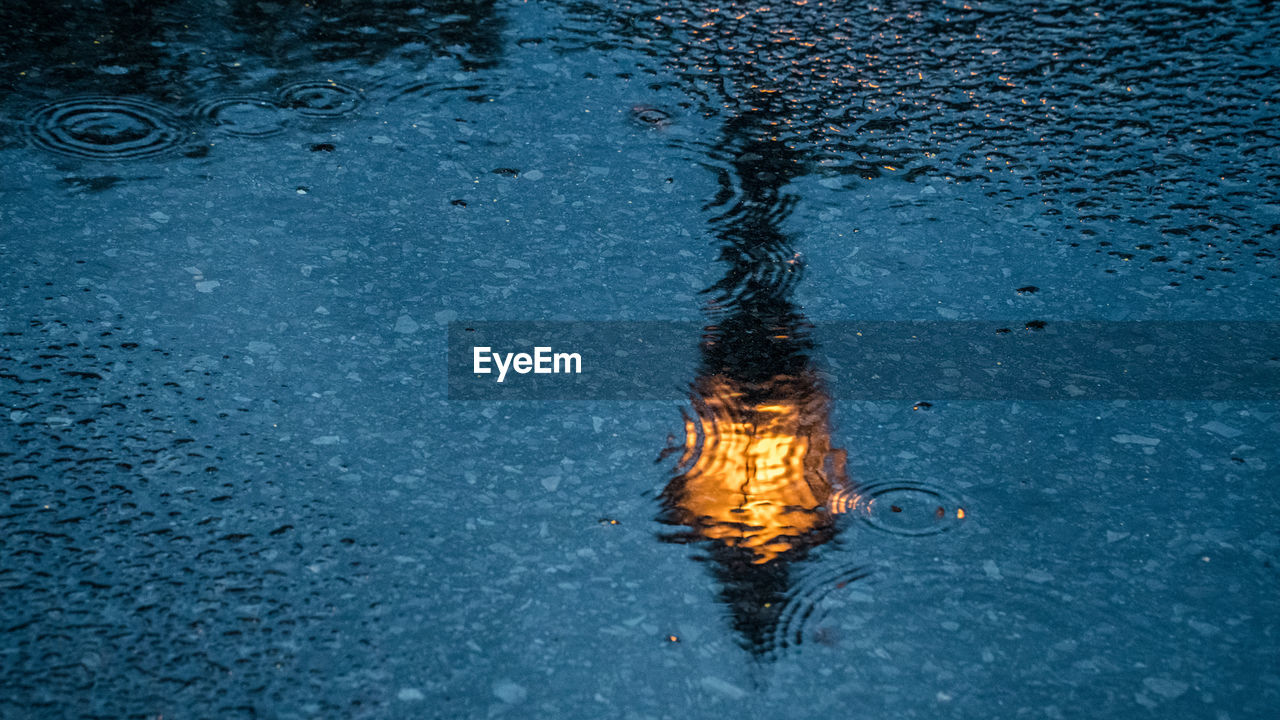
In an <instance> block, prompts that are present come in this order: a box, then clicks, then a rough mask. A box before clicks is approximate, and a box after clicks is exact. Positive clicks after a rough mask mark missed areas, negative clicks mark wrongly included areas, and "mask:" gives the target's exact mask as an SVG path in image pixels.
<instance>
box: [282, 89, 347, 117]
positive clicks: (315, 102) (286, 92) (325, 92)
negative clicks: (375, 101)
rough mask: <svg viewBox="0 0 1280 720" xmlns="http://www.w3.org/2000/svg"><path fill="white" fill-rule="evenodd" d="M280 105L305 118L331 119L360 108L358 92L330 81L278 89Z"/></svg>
mask: <svg viewBox="0 0 1280 720" xmlns="http://www.w3.org/2000/svg"><path fill="white" fill-rule="evenodd" d="M278 97H279V100H280V104H281V105H282V106H284V107H286V108H289V109H290V110H295V111H297V112H298V113H299V114H301V115H305V116H307V117H318V118H333V117H341V116H343V115H347V114H349V113H352V112H355V110H356V108H358V107H360V102H361V100H360V91H359V90H357V89H355V88H353V87H351V86H349V85H342V84H339V83H336V82H333V81H332V80H310V81H304V82H298V83H293V84H292V85H286V86H284V87H282V88H280V92H279V93H278Z"/></svg>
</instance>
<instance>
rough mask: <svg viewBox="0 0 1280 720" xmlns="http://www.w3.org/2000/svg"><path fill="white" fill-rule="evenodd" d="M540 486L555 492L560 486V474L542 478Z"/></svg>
mask: <svg viewBox="0 0 1280 720" xmlns="http://www.w3.org/2000/svg"><path fill="white" fill-rule="evenodd" d="M542 487H544V488H546V490H547V492H555V491H556V488H558V487H560V476H559V475H549V476H547V477H544V478H542Z"/></svg>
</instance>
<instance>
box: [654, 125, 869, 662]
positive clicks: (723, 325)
mask: <svg viewBox="0 0 1280 720" xmlns="http://www.w3.org/2000/svg"><path fill="white" fill-rule="evenodd" d="M759 122H762V118H756V117H752V116H747V117H743V118H738V119H736V120H734V121H731V122H730V123H729V124H728V125H727V127H726V136H727V137H726V142H725V143H724V145H723V146H722V150H721V152H722V153H723V155H721V156H722V157H724V156H728V157H731V158H732V159H731V160H729V161H728V162H726V163H723V164H720V165H719V166H718V167H716V169H717V170H718V171H719V174H720V185H721V191H720V193H719V194H718V196H717V198H716V200H715V201H714V202H713V203H712V205H711V208H710V209H712V210H713V211H715V212H716V213H717V214H716V216H715V217H713V218H712V220H711V225H712V229H713V232H714V233H715V235H716V237H717V238H718V240H719V241H720V244H721V252H720V259H721V260H722V261H723V262H725V263H726V264H727V265H728V271H727V272H726V273H725V275H724V277H723V278H722V279H721V280H720V281H719V282H717V283H715V284H714V285H713V286H712V287H710V288H708V289H707V290H706V293H707V294H708V295H710V296H711V297H712V301H711V303H710V308H709V315H710V316H711V323H710V324H709V325H708V326H707V327H706V329H705V332H704V335H703V339H702V344H701V354H702V360H701V366H700V370H699V374H698V377H697V378H696V379H695V380H694V381H693V383H692V387H691V393H690V395H691V398H690V404H691V410H690V411H689V412H686V414H685V429H684V443H683V446H682V447H681V448H679V452H680V453H681V454H680V458H679V461H678V463H677V464H676V467H675V469H674V471H673V477H672V479H671V480H670V482H669V483H668V484H667V486H666V488H665V489H664V490H663V492H662V494H661V501H662V507H663V509H662V513H661V515H660V517H659V519H660V520H661V521H662V522H664V523H666V524H669V525H674V526H683V528H684V529H683V530H680V531H675V532H672V533H670V534H667V535H666V536H664V539H665V540H668V541H672V542H696V543H701V544H702V546H703V547H704V548H705V549H706V551H707V559H709V560H710V563H709V565H710V567H711V570H712V574H713V575H714V576H715V577H716V579H717V580H718V581H719V583H720V598H721V601H722V602H724V603H725V604H726V605H727V606H728V608H729V610H730V614H731V616H732V624H733V626H734V629H735V630H736V631H737V632H738V634H739V638H740V641H741V643H742V645H743V646H744V647H745V648H746V649H747V650H748V651H750V652H751V653H752V654H753V656H755V657H758V658H765V657H770V655H771V653H773V652H775V651H779V650H782V649H785V648H786V647H789V646H791V645H795V644H799V643H801V642H803V639H804V636H805V631H804V628H805V623H806V622H807V621H808V620H809V619H810V618H811V617H812V616H813V614H814V608H815V607H816V604H817V603H818V602H819V601H821V600H822V599H823V598H824V597H825V596H826V595H827V594H828V593H830V592H831V591H833V590H835V589H837V588H840V587H843V586H845V585H846V584H847V583H849V582H852V581H854V580H859V579H862V578H865V577H866V576H867V575H869V570H867V569H866V568H863V567H852V568H849V567H844V568H830V569H827V570H826V572H821V571H818V572H813V571H810V572H801V571H799V569H798V568H797V569H796V570H795V571H794V572H793V566H794V564H795V563H797V562H799V561H801V560H803V559H804V558H805V557H806V556H807V555H808V553H809V551H810V550H811V549H813V548H815V547H817V546H819V545H822V544H823V543H826V542H828V541H830V540H831V539H832V538H834V537H835V535H836V531H837V528H836V523H835V516H836V514H837V513H838V512H840V511H842V510H844V509H849V508H853V507H860V504H859V498H858V496H857V494H856V492H855V488H854V487H853V485H852V484H851V483H850V481H849V478H848V475H847V473H846V470H845V452H844V450H842V449H840V448H837V447H834V446H833V445H832V441H831V429H830V397H829V395H828V393H827V392H826V390H825V388H824V387H823V385H822V382H821V380H820V379H819V377H818V373H817V371H816V369H815V367H814V365H813V363H812V361H811V359H810V357H809V352H810V351H811V349H812V343H811V341H810V339H809V337H808V321H807V320H806V319H805V318H804V316H803V315H802V314H801V313H800V311H799V309H798V308H797V307H796V306H795V305H794V304H793V303H792V302H791V300H790V295H791V293H792V290H793V288H794V285H795V282H796V280H798V279H799V277H800V273H801V270H802V264H801V262H800V257H799V254H798V253H796V252H795V251H794V250H793V249H792V248H791V246H790V244H789V243H788V240H787V238H786V236H785V235H784V234H783V233H782V231H781V229H780V226H781V223H782V222H783V221H784V220H785V219H786V217H787V215H788V213H789V211H790V209H791V207H792V205H793V204H794V203H793V200H794V199H793V198H792V197H790V196H788V195H787V194H786V193H785V192H784V190H783V188H784V187H785V185H786V184H787V183H788V182H789V180H790V179H791V178H792V177H794V176H795V175H796V174H798V172H799V170H798V168H799V163H798V157H797V156H795V153H793V152H791V151H789V150H788V149H787V148H786V147H785V146H784V145H783V144H781V143H777V142H772V141H770V140H769V139H768V135H767V133H761V132H760V130H761V128H760V127H758V126H757V125H756V123H759ZM717 154H720V153H717Z"/></svg>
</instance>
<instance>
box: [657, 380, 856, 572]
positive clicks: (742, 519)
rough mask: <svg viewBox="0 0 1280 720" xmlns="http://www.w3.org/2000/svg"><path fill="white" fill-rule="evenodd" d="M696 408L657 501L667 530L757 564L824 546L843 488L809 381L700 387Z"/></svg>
mask: <svg viewBox="0 0 1280 720" xmlns="http://www.w3.org/2000/svg"><path fill="white" fill-rule="evenodd" d="M693 409H694V415H693V416H692V417H689V416H686V418H685V444H684V454H683V457H682V458H681V461H680V464H679V466H678V468H677V470H678V474H677V476H676V477H675V478H674V479H673V480H672V481H671V483H670V484H669V485H668V486H667V488H666V490H665V491H664V493H663V497H664V500H665V502H666V505H667V509H668V512H669V519H670V520H671V521H673V522H676V523H678V524H682V525H686V526H688V527H690V528H691V529H692V530H693V533H694V534H695V535H697V536H699V537H701V538H704V539H708V540H715V541H719V542H721V543H723V544H724V545H726V546H729V547H735V548H742V549H745V550H747V551H749V552H750V553H751V555H752V560H751V561H752V562H753V563H755V564H763V563H768V562H771V561H773V560H776V559H778V558H780V557H782V556H784V555H786V554H787V553H790V552H792V551H798V550H803V549H807V548H808V547H811V546H812V545H815V544H818V543H821V542H823V541H825V540H826V539H828V538H829V537H830V535H831V534H832V532H833V522H832V512H831V509H830V507H831V505H832V500H833V499H834V497H835V496H837V495H840V494H843V493H842V491H843V490H844V489H845V488H847V487H848V479H847V477H846V475H845V462H844V460H845V455H844V451H843V450H839V449H835V448H832V447H831V437H830V430H829V427H828V412H827V398H826V396H825V394H823V393H822V392H821V391H820V389H819V387H818V383H817V382H816V379H815V378H813V377H812V376H810V375H808V374H806V375H804V376H801V377H794V376H786V375H781V376H778V377H775V378H773V379H772V380H769V381H766V382H765V383H752V384H747V383H742V382H739V381H735V380H732V379H730V378H727V377H725V376H723V375H716V376H712V377H705V378H699V379H698V381H697V382H695V384H694V397H693Z"/></svg>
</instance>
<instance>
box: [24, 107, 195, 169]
mask: <svg viewBox="0 0 1280 720" xmlns="http://www.w3.org/2000/svg"><path fill="white" fill-rule="evenodd" d="M28 122H29V124H28V128H27V130H28V133H29V137H30V138H31V142H32V143H33V144H34V145H35V146H36V147H39V148H42V149H44V150H49V151H51V152H56V153H61V154H63V155H72V156H75V157H80V158H88V159H91V160H135V159H138V158H147V157H154V156H157V155H162V154H164V153H166V152H168V151H170V150H172V149H174V148H175V147H177V146H178V145H179V144H181V143H182V142H183V140H184V139H185V138H186V136H187V128H186V127H185V126H184V125H183V123H182V121H181V120H179V119H178V118H177V116H175V115H174V114H173V113H171V112H169V111H168V110H166V109H164V108H162V107H160V106H158V105H152V104H151V103H149V102H146V101H143V100H138V99H135V98H127V97H108V96H88V97H77V98H71V99H68V100H60V101H58V102H55V103H50V104H48V105H44V106H42V107H40V108H38V109H37V110H36V111H35V112H34V113H32V114H31V116H30V118H29V120H28Z"/></svg>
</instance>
